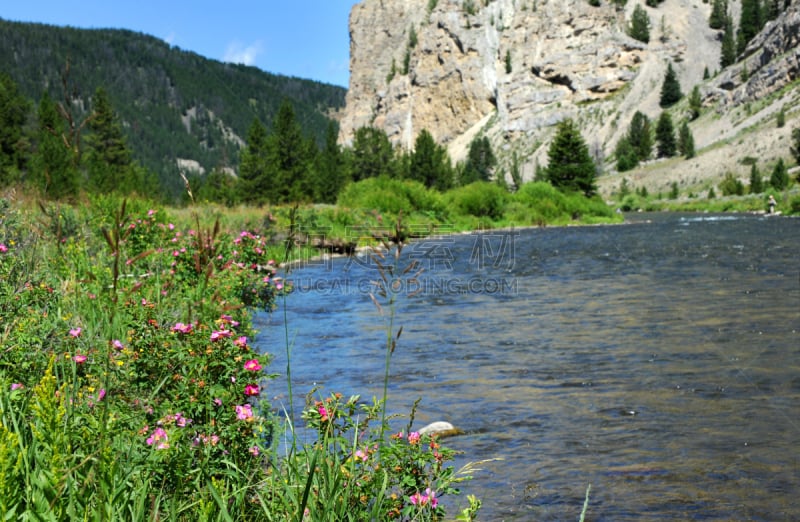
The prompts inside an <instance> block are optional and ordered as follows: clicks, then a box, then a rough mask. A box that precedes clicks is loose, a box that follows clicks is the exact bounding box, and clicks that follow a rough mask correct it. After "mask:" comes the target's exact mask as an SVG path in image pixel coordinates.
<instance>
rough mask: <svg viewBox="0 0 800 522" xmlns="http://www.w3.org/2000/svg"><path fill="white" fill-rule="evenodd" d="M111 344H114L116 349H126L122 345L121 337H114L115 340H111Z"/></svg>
mask: <svg viewBox="0 0 800 522" xmlns="http://www.w3.org/2000/svg"><path fill="white" fill-rule="evenodd" d="M111 346H113V347H114V349H116V350H123V349H125V347H124V346H123V345H122V341H120V340H119V339H114V340H113V341H111Z"/></svg>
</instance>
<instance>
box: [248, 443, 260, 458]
mask: <svg viewBox="0 0 800 522" xmlns="http://www.w3.org/2000/svg"><path fill="white" fill-rule="evenodd" d="M247 451H249V452H250V454H251V455H253V456H254V457H258V455H259V454H260V453H261V452H260V451H259V450H258V446H250V448H248V450H247Z"/></svg>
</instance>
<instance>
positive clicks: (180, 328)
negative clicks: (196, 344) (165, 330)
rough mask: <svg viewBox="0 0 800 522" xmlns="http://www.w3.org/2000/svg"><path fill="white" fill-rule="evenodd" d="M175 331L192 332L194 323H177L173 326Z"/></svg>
mask: <svg viewBox="0 0 800 522" xmlns="http://www.w3.org/2000/svg"><path fill="white" fill-rule="evenodd" d="M172 331H173V332H180V333H183V334H188V333H191V331H192V325H190V324H183V323H175V326H173V327H172Z"/></svg>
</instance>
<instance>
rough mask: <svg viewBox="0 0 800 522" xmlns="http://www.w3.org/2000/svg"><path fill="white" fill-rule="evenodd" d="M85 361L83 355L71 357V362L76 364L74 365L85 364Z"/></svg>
mask: <svg viewBox="0 0 800 522" xmlns="http://www.w3.org/2000/svg"><path fill="white" fill-rule="evenodd" d="M86 359H87V357H86V356H85V355H80V354H78V355H73V356H72V360H73V361H75V362H76V363H78V364H83V363H85V362H86Z"/></svg>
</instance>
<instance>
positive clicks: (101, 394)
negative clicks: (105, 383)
mask: <svg viewBox="0 0 800 522" xmlns="http://www.w3.org/2000/svg"><path fill="white" fill-rule="evenodd" d="M105 396H106V389H105V388H100V391H99V392H97V402H100V401H102V400H103V398H104V397H105Z"/></svg>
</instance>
